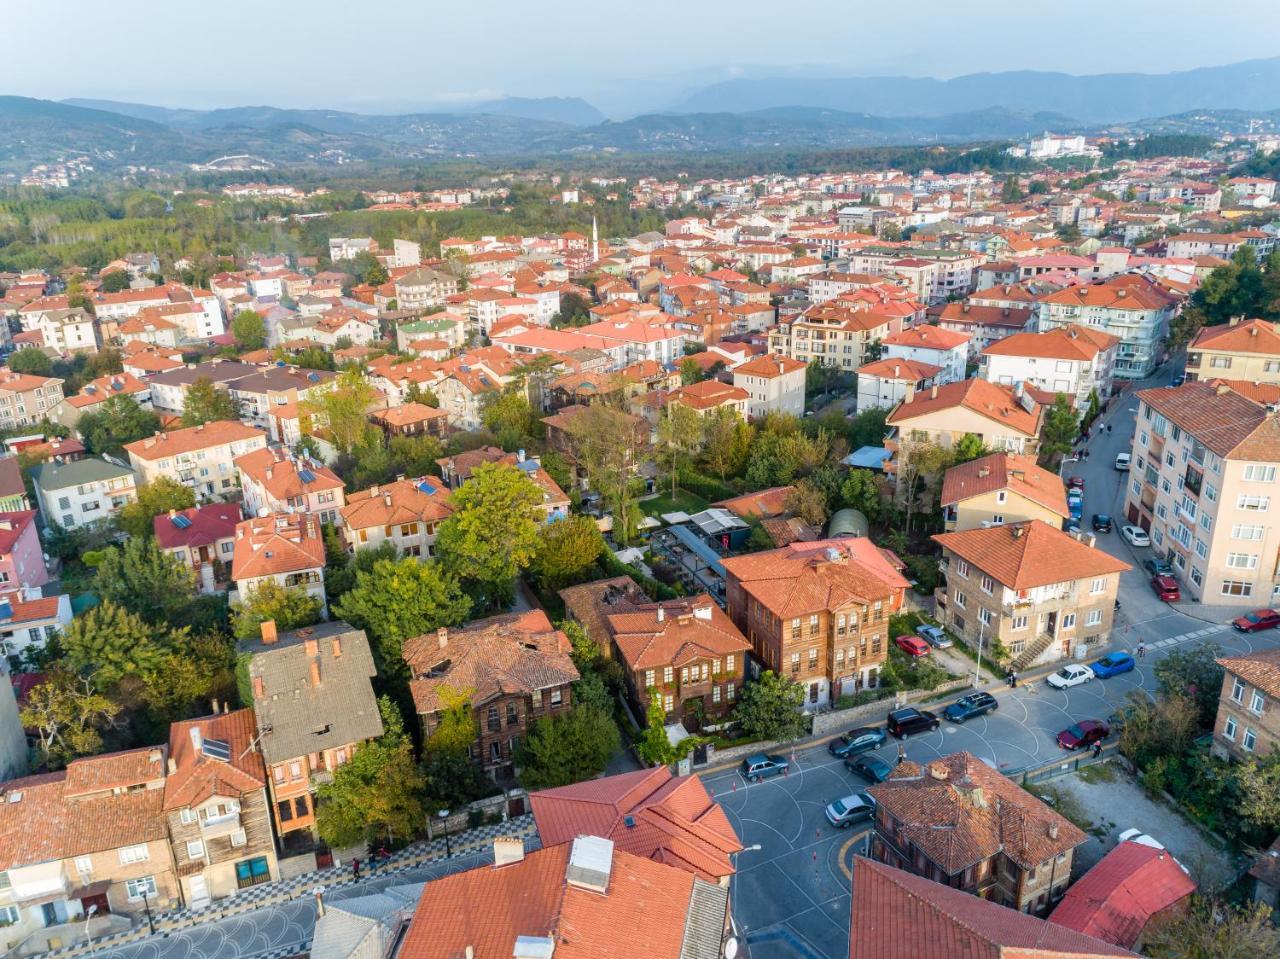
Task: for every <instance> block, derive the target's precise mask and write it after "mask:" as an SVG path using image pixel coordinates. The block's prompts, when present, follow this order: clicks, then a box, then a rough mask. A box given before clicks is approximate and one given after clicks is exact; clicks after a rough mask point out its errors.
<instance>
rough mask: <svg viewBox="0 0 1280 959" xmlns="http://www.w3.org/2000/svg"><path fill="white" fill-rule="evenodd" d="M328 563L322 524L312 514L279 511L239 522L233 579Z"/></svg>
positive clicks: (315, 567) (233, 563)
mask: <svg viewBox="0 0 1280 959" xmlns="http://www.w3.org/2000/svg"><path fill="white" fill-rule="evenodd" d="M324 563H325V557H324V542H323V540H322V539H321V538H320V526H319V524H318V523H316V522H315V520H313V519H312V518H311V517H310V516H307V515H305V514H302V513H276V514H275V515H273V516H263V517H256V518H254V519H251V520H246V521H245V522H243V523H239V524H237V526H236V548H235V553H234V555H233V556H232V560H231V578H232V579H233V580H236V581H239V580H243V579H257V578H258V577H260V576H275V575H278V574H280V573H295V572H301V571H303V570H311V569H323V568H324Z"/></svg>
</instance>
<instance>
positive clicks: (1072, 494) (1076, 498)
mask: <svg viewBox="0 0 1280 959" xmlns="http://www.w3.org/2000/svg"><path fill="white" fill-rule="evenodd" d="M1067 512H1068V513H1070V514H1071V518H1072V519H1074V520H1076V521H1077V522H1079V520H1080V517H1081V516H1083V515H1084V496H1083V495H1081V494H1080V491H1079V490H1074V489H1073V490H1067Z"/></svg>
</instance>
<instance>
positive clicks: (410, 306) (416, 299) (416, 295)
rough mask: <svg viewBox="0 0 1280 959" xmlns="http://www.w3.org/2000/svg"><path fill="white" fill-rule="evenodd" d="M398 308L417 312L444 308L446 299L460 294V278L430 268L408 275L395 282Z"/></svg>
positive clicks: (422, 268) (423, 267)
mask: <svg viewBox="0 0 1280 959" xmlns="http://www.w3.org/2000/svg"><path fill="white" fill-rule="evenodd" d="M395 288H396V306H397V307H398V308H399V309H401V310H413V311H415V312H417V311H421V310H427V309H430V308H431V307H433V306H443V305H444V301H445V298H446V297H450V296H453V294H455V293H457V292H458V278H457V277H456V276H454V275H453V274H452V273H449V272H447V271H445V270H436V269H432V268H431V267H429V266H422V267H418V269H416V270H413V271H411V272H409V273H406V274H405V275H404V276H402V277H400V278H399V279H397V280H396V281H395Z"/></svg>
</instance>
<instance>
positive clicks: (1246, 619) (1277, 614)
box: [1231, 609, 1280, 633]
mask: <svg viewBox="0 0 1280 959" xmlns="http://www.w3.org/2000/svg"><path fill="white" fill-rule="evenodd" d="M1231 625H1232V626H1234V627H1235V628H1236V629H1238V630H1239V631H1240V632H1242V633H1256V632H1257V631H1258V630H1260V629H1275V628H1276V627H1277V626H1280V611H1277V610H1274V609H1255V610H1254V611H1253V612H1252V613H1245V614H1244V615H1243V616H1239V617H1237V618H1235V619H1233V620H1232V621H1231Z"/></svg>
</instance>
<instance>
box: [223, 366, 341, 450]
mask: <svg viewBox="0 0 1280 959" xmlns="http://www.w3.org/2000/svg"><path fill="white" fill-rule="evenodd" d="M336 379H337V374H336V373H331V372H329V371H328V370H300V369H297V368H295V367H289V366H284V367H281V366H273V367H269V368H268V369H265V370H255V371H254V372H253V373H250V374H249V375H248V376H242V377H240V378H239V379H236V380H233V381H231V382H228V383H227V384H226V388H227V392H228V393H230V394H231V398H232V399H233V400H235V401H236V405H237V408H238V409H239V411H240V416H241V417H242V418H243V419H246V420H250V421H252V422H253V424H254V425H255V426H260V427H262V428H263V429H269V428H270V427H271V423H272V417H271V412H272V410H274V409H276V408H278V407H281V406H284V405H286V404H288V403H301V402H304V401H306V400H309V399H311V398H313V397H314V396H315V395H316V394H317V393H319V392H320V391H321V390H326V389H330V388H332V387H333V385H334V382H335V380H336ZM272 439H274V440H277V441H279V439H280V437H279V436H273V437H272Z"/></svg>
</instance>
